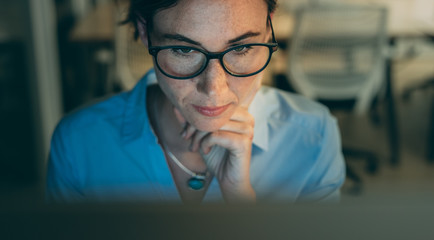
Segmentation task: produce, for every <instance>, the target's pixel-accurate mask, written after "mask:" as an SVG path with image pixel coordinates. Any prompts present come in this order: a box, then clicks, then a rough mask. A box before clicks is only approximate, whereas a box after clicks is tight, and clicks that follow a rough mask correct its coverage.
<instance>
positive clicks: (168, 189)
mask: <svg viewBox="0 0 434 240" xmlns="http://www.w3.org/2000/svg"><path fill="white" fill-rule="evenodd" d="M153 82H156V80H155V73H154V71H153V70H151V71H150V72H149V73H148V74H147V75H146V76H145V77H144V78H143V79H142V80H141V81H139V83H138V84H137V85H136V86H135V88H134V89H133V90H131V91H129V92H124V93H121V94H119V95H116V96H113V97H111V98H109V99H107V100H104V101H102V102H99V103H97V104H94V105H92V106H88V107H86V108H83V109H80V110H77V111H75V112H73V113H71V114H69V115H68V116H66V117H64V118H63V119H62V120H61V121H60V123H59V124H58V126H57V128H56V130H55V132H54V134H53V137H52V142H51V149H50V157H49V162H48V173H47V196H48V197H49V199H51V200H55V201H76V200H96V201H112V200H115V201H130V200H132V201H151V202H154V201H158V202H177V203H181V202H182V201H181V198H180V196H179V194H178V191H177V188H176V186H175V183H174V181H173V178H172V175H171V173H170V170H169V167H168V165H167V162H166V159H165V156H164V153H163V150H162V148H161V147H160V145H159V144H158V142H157V138H156V136H155V135H154V133H153V131H152V129H151V126H150V123H149V119H148V116H147V112H146V88H147V86H148V85H149V84H150V83H153ZM249 112H250V113H251V114H252V115H253V116H254V118H255V129H254V130H255V134H254V139H253V146H252V158H251V166H250V178H251V184H252V186H253V188H254V190H255V192H256V196H257V200H258V201H283V202H295V201H326V200H338V199H339V188H340V186H341V185H342V183H343V181H344V178H345V165H344V161H343V157H342V152H341V143H340V136H339V131H338V128H337V124H336V120H335V119H334V118H333V117H332V116H331V115H330V113H329V111H328V110H327V109H326V108H325V107H323V106H322V105H320V104H318V103H315V102H313V101H311V100H308V99H306V98H304V97H302V96H299V95H295V94H290V93H287V92H283V91H279V90H277V89H274V88H270V87H265V86H264V87H262V88H261V89H260V91H259V92H258V93H257V95H256V96H255V98H254V100H253V102H252V104H251V105H250V108H249ZM203 201H204V202H215V201H223V198H222V194H221V192H220V188H219V186H218V181H217V180H216V179H215V178H214V179H213V180H212V182H211V184H210V186H209V188H208V190H207V193H206V194H205V197H204V200H203Z"/></svg>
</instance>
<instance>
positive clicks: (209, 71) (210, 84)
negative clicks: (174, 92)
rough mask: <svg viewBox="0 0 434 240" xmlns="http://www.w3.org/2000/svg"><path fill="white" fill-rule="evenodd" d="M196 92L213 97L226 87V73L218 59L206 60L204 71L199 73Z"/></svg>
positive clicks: (222, 91)
mask: <svg viewBox="0 0 434 240" xmlns="http://www.w3.org/2000/svg"><path fill="white" fill-rule="evenodd" d="M199 78H200V79H199V81H198V83H197V90H198V92H201V93H204V94H205V95H207V96H209V97H215V96H218V95H219V94H222V93H224V91H226V90H227V89H228V75H227V73H226V71H225V70H224V69H223V66H222V65H221V64H220V61H219V60H218V59H212V60H210V61H209V62H208V66H207V67H206V69H205V71H204V72H203V73H202V74H201V75H199Z"/></svg>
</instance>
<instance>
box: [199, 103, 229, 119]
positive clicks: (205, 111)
mask: <svg viewBox="0 0 434 240" xmlns="http://www.w3.org/2000/svg"><path fill="white" fill-rule="evenodd" d="M229 106H230V104H227V105H224V106H219V107H208V106H197V105H193V107H194V108H195V109H196V111H197V112H199V113H200V114H202V115H204V116H207V117H217V116H219V115H220V114H222V113H223V112H224V111H226V109H228V107H229Z"/></svg>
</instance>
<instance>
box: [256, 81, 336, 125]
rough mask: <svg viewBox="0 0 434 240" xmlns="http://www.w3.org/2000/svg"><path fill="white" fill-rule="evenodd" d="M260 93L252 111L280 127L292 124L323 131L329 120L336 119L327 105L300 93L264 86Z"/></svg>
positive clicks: (258, 116)
mask: <svg viewBox="0 0 434 240" xmlns="http://www.w3.org/2000/svg"><path fill="white" fill-rule="evenodd" d="M258 95H259V96H258V99H255V100H257V101H255V102H254V104H255V106H254V107H253V108H255V109H254V110H253V109H252V111H253V112H255V113H254V114H255V115H256V116H257V118H259V119H261V118H262V119H264V120H265V121H267V122H272V123H273V124H275V125H279V127H285V126H289V125H291V126H297V127H299V128H303V129H306V130H308V131H309V132H312V131H313V132H317V133H321V132H322V131H323V130H324V127H325V124H326V123H327V122H328V121H331V122H334V121H335V119H334V117H332V115H331V114H330V112H329V110H328V108H327V107H325V106H324V105H322V104H320V103H318V102H315V101H313V100H310V99H308V98H306V97H304V96H301V95H299V94H295V93H290V92H286V91H282V90H279V89H275V88H272V87H266V86H264V87H262V88H261V89H260V91H259V92H258ZM256 116H255V117H256Z"/></svg>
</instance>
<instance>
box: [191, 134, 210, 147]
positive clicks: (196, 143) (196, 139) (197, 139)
mask: <svg viewBox="0 0 434 240" xmlns="http://www.w3.org/2000/svg"><path fill="white" fill-rule="evenodd" d="M208 134H209V132H203V131H196V132H195V133H194V135H193V136H192V140H191V143H190V151H192V152H197V151H198V150H199V147H200V142H201V141H202V139H203V138H204V137H205V136H206V135H208Z"/></svg>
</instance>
